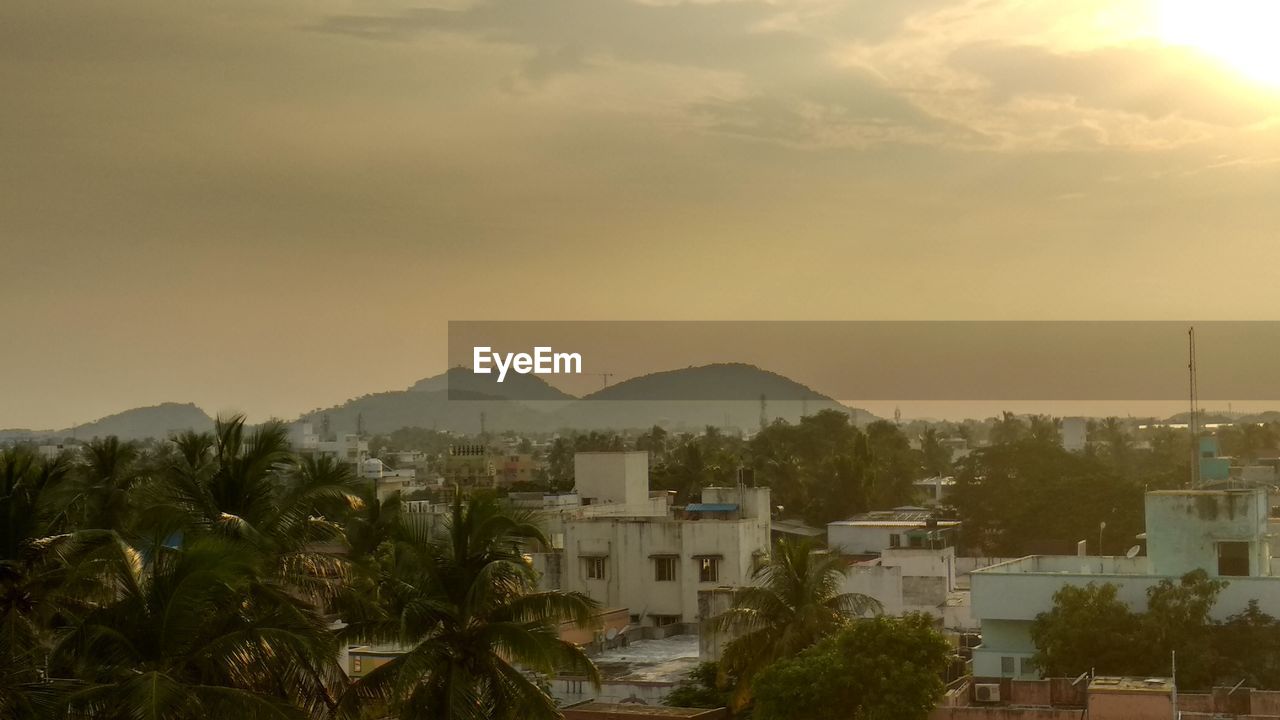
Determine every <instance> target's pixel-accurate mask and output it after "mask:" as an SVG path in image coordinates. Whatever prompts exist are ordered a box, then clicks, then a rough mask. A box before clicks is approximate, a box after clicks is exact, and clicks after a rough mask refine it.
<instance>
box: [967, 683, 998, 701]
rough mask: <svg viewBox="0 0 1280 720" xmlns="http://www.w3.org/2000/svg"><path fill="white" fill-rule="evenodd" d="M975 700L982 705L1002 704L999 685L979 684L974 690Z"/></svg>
mask: <svg viewBox="0 0 1280 720" xmlns="http://www.w3.org/2000/svg"><path fill="white" fill-rule="evenodd" d="M973 691H974V693H973V694H974V699H976V700H977V701H978V702H980V703H998V702H1000V684H999V683H979V684H978V685H977V686H975V687H974V688H973Z"/></svg>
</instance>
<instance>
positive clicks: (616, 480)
mask: <svg viewBox="0 0 1280 720" xmlns="http://www.w3.org/2000/svg"><path fill="white" fill-rule="evenodd" d="M573 477H574V486H575V488H576V489H577V492H578V495H579V496H580V497H581V498H582V501H583V504H584V505H586V504H592V505H593V504H596V503H617V504H622V505H638V504H643V503H644V502H645V501H646V500H648V498H649V453H647V452H583V453H575V454H574V456H573Z"/></svg>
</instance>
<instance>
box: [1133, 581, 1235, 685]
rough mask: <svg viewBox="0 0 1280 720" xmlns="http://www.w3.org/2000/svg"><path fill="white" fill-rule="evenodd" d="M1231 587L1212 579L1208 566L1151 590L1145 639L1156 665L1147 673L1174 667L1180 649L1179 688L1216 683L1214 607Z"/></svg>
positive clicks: (1145, 644)
mask: <svg viewBox="0 0 1280 720" xmlns="http://www.w3.org/2000/svg"><path fill="white" fill-rule="evenodd" d="M1226 586H1227V583H1226V582H1224V581H1222V580H1214V579H1212V578H1210V577H1209V574H1208V573H1206V572H1205V571H1204V570H1193V571H1191V572H1189V573H1187V574H1186V575H1183V576H1182V577H1181V578H1179V579H1178V580H1177V581H1174V580H1170V579H1165V580H1161V581H1160V582H1159V583H1157V584H1156V585H1155V586H1153V587H1151V588H1149V589H1148V590H1147V612H1146V615H1145V616H1144V618H1143V626H1144V632H1143V644H1144V647H1145V648H1146V649H1147V652H1148V653H1149V656H1150V658H1151V667H1150V669H1148V670H1147V671H1146V672H1149V673H1152V674H1154V673H1155V672H1156V671H1157V670H1163V669H1164V668H1168V667H1170V666H1171V657H1172V654H1173V653H1175V652H1176V653H1177V658H1178V676H1177V678H1176V680H1177V681H1178V686H1179V687H1185V688H1186V689H1188V690H1207V689H1209V688H1212V687H1213V681H1214V680H1215V679H1216V677H1215V670H1214V667H1215V664H1216V658H1215V656H1214V652H1213V650H1214V643H1213V635H1214V632H1215V627H1214V623H1213V621H1212V620H1210V618H1209V612H1210V611H1211V610H1212V609H1213V605H1214V603H1215V602H1216V601H1217V598H1218V594H1219V593H1220V592H1222V589H1223V588H1224V587H1226Z"/></svg>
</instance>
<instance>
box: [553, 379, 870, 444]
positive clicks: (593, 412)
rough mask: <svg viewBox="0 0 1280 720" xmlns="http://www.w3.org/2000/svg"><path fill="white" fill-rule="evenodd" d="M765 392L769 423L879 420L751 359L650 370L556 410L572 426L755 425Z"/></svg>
mask: <svg viewBox="0 0 1280 720" xmlns="http://www.w3.org/2000/svg"><path fill="white" fill-rule="evenodd" d="M761 396H764V408H763V411H764V415H765V420H766V421H767V422H772V421H774V420H776V419H779V418H782V419H785V420H787V421H788V422H798V421H799V419H800V418H801V417H802V416H804V415H811V414H814V413H817V412H819V411H821V410H836V411H839V412H845V413H849V415H850V416H851V417H852V419H853V421H854V422H855V423H858V424H866V423H868V422H872V421H874V420H877V419H878V418H877V417H876V416H875V415H872V414H871V413H869V412H867V411H866V410H862V409H858V408H848V407H845V406H844V405H842V404H840V403H839V402H837V401H836V400H834V399H832V398H830V397H828V396H826V395H823V394H822V393H819V392H817V391H815V390H813V389H812V388H809V387H807V386H805V385H802V384H800V383H798V382H796V381H794V380H792V379H790V378H787V377H785V376H783V375H779V374H777V373H775V372H770V371H768V370H763V369H761V368H758V367H756V366H754V365H747V364H745V363H715V364H711V365H700V366H695V367H688V368H683V369H680V370H668V371H663V372H656V373H650V374H648V375H642V376H640V377H635V378H631V379H629V380H624V381H623V382H620V383H618V384H616V385H611V386H609V387H607V388H604V389H602V390H598V391H596V392H594V393H591V394H590V395H587V396H585V397H583V398H582V400H580V401H578V402H575V403H572V404H570V405H568V406H566V407H564V408H562V409H560V410H558V411H557V412H556V416H557V419H558V420H559V423H558V425H559V426H560V427H570V428H584V429H592V428H614V429H623V428H640V427H650V426H653V425H661V426H663V427H665V428H668V429H677V430H680V429H683V430H691V431H692V430H700V429H702V428H703V427H705V426H707V425H717V426H720V427H739V428H743V429H748V428H755V427H758V426H759V424H760V419H761V418H760V416H761V410H762V408H761V402H760V399H761Z"/></svg>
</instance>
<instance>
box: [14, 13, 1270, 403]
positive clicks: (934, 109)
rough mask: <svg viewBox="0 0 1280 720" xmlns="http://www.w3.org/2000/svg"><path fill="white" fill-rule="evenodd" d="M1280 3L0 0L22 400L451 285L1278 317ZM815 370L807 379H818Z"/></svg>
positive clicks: (334, 335) (517, 315)
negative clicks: (199, 0)
mask: <svg viewBox="0 0 1280 720" xmlns="http://www.w3.org/2000/svg"><path fill="white" fill-rule="evenodd" d="M1277 27H1280V3H1275V2H1273V1H1272V0H1254V1H1251V2H1249V1H1245V0H1216V1H1215V2H1205V1H1197V0H1131V1H1128V0H1112V1H1110V2H1101V1H1095V0H1071V1H1070V2H1064V1H1063V0H975V1H973V2H937V1H932V0H896V1H886V0H863V1H853V0H772V1H769V2H756V1H752V0H723V1H717V0H704V1H696V2H679V1H661V2H641V1H638V0H489V1H484V0H476V1H474V2H472V1H468V0H457V1H456V2H453V1H450V2H440V3H437V4H431V3H422V2H416V3H401V2H390V1H387V0H360V1H359V2H356V1H354V0H347V1H345V2H344V1H335V0H306V1H305V2H302V1H298V2H276V1H273V2H261V0H255V1H254V2H247V1H241V0H232V1H226V2H212V3H174V2H160V1H158V0H157V1H142V0H111V1H110V2H105V1H86V2H57V1H54V2H50V1H49V0H39V1H28V0H6V1H5V2H3V3H0V89H2V90H3V100H0V308H2V309H3V312H4V325H5V329H6V331H7V333H6V342H5V343H4V348H3V351H0V427H34V428H45V427H64V426H67V425H71V424H73V423H78V422H84V421H88V420H92V419H95V418H97V417H100V416H103V415H106V414H108V413H112V412H117V411H120V410H123V409H126V408H129V407H134V406H138V405H149V404H155V403H158V402H163V401H177V402H195V403H197V404H199V405H200V406H201V407H203V408H205V409H206V410H207V411H209V412H211V413H215V412H218V411H225V410H242V411H246V412H248V413H249V415H250V417H251V418H252V419H262V418H265V417H267V416H269V415H277V416H284V417H291V416H296V415H297V414H298V413H299V412H301V411H305V410H310V409H312V408H314V407H317V406H322V405H330V404H334V403H337V402H341V401H343V400H345V399H347V398H349V397H353V396H357V395H362V394H365V393H369V392H377V391H382V390H388V389H402V388H404V387H406V386H408V385H409V384H411V383H412V382H413V381H415V380H417V379H419V378H421V377H425V376H427V375H431V374H435V373H437V372H439V371H441V370H443V369H444V367H445V365H446V358H445V340H446V334H445V329H446V322H447V321H448V320H450V319H454V320H459V319H805V320H813V319H909V318H910V319H920V318H928V319H960V318H965V319H1011V318H1018V319H1034V318H1055V319H1067V318H1070V319H1120V318H1123V319H1210V318H1214V319H1278V318H1277V315H1276V308H1277V307H1280V125H1277V119H1278V118H1280V43H1276V42H1275V41H1274V38H1273V34H1274V33H1275V32H1276V28H1277ZM818 389H821V388H818Z"/></svg>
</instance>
